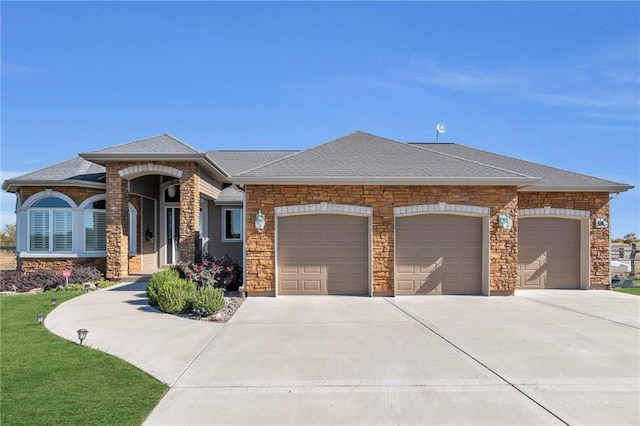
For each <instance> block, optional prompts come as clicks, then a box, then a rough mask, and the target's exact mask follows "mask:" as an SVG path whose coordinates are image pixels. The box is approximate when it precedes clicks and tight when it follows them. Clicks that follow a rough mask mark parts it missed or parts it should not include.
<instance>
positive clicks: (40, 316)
mask: <svg viewBox="0 0 640 426" xmlns="http://www.w3.org/2000/svg"><path fill="white" fill-rule="evenodd" d="M36 319H37V320H38V325H42V323H43V322H44V314H38V315H36Z"/></svg>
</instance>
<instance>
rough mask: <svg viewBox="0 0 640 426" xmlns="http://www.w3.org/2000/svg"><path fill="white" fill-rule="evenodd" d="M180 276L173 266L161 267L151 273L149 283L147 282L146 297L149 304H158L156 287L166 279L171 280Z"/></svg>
mask: <svg viewBox="0 0 640 426" xmlns="http://www.w3.org/2000/svg"><path fill="white" fill-rule="evenodd" d="M177 278H180V274H179V272H178V271H176V270H175V269H173V268H169V269H163V270H162V271H158V272H156V273H155V274H153V275H151V279H149V284H147V299H149V304H150V305H151V306H158V289H159V288H160V287H161V286H162V285H163V284H164V283H165V282H167V281H173V280H175V279H177Z"/></svg>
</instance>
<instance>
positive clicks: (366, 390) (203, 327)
mask: <svg viewBox="0 0 640 426" xmlns="http://www.w3.org/2000/svg"><path fill="white" fill-rule="evenodd" d="M143 289H144V283H135V284H123V285H120V286H118V287H116V288H111V289H105V290H99V291H97V292H94V293H90V294H87V295H84V296H81V297H78V298H75V299H73V300H71V301H68V302H65V303H64V304H62V305H61V306H59V307H57V308H56V309H55V310H54V312H52V313H51V314H50V315H49V316H48V317H47V320H46V322H45V325H47V327H49V328H51V329H52V330H53V331H54V332H55V333H57V334H60V335H62V336H64V337H66V338H69V339H70V340H76V333H75V330H76V329H77V328H81V327H84V328H87V329H89V330H90V332H89V336H88V339H87V343H88V344H89V345H90V346H92V347H95V348H97V349H101V350H104V351H106V352H109V353H112V354H114V355H116V356H119V357H121V358H124V359H126V360H127V361H129V362H131V363H132V364H134V365H136V366H138V367H139V368H141V369H142V370H144V371H147V372H149V373H150V374H152V375H153V376H155V377H158V378H159V379H160V380H162V381H164V382H165V383H167V384H169V385H170V386H171V389H170V390H169V392H168V393H167V395H166V396H165V397H164V398H163V399H162V401H161V402H160V403H159V405H158V406H157V407H156V408H155V409H154V411H153V412H152V413H151V414H150V416H149V417H148V418H147V420H146V422H145V424H149V425H169V424H171V425H180V424H203V425H204V424H278V425H283V424H349V425H353V424H367V425H368V424H616V425H622V424H638V420H639V419H640V410H639V407H638V400H639V398H640V330H639V327H640V323H639V322H638V320H639V319H640V318H639V317H640V297H637V296H631V295H625V294H620V293H614V292H603V291H562V290H560V291H558V290H556V291H536V292H518V294H517V295H516V296H515V297H489V298H487V297H472V296H469V297H467V296H430V297H396V298H368V297H339V296H328V297H327V296H320V297H306V296H305V297H293V296H292V297H278V298H249V299H247V300H246V301H245V303H244V304H243V305H242V307H241V308H240V309H239V310H238V312H237V313H236V315H235V316H234V317H233V318H232V320H231V321H230V322H229V323H228V324H226V325H225V324H214V323H198V322H196V321H190V320H186V319H182V318H177V317H172V316H170V315H164V314H160V313H157V312H156V311H155V310H153V309H150V308H149V307H148V306H147V305H146V299H145V297H144V292H143Z"/></svg>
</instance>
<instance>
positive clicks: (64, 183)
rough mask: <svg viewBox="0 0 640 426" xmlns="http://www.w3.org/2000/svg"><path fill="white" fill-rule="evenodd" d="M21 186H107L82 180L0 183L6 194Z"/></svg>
mask: <svg viewBox="0 0 640 426" xmlns="http://www.w3.org/2000/svg"><path fill="white" fill-rule="evenodd" d="M23 186H46V187H54V186H55V187H60V186H75V187H79V188H96V189H106V187H107V185H106V184H105V183H104V182H90V181H84V180H74V179H66V180H20V179H7V180H5V181H4V182H3V183H2V189H3V190H5V191H7V192H16V191H17V190H18V189H19V188H21V187H23Z"/></svg>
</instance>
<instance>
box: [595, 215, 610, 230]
mask: <svg viewBox="0 0 640 426" xmlns="http://www.w3.org/2000/svg"><path fill="white" fill-rule="evenodd" d="M595 225H596V228H598V229H603V228H608V227H609V222H607V220H606V219H605V218H604V217H596V223H595Z"/></svg>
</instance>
